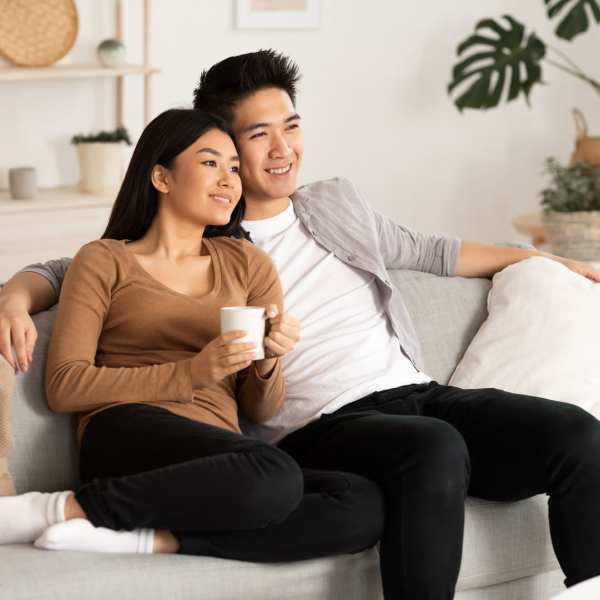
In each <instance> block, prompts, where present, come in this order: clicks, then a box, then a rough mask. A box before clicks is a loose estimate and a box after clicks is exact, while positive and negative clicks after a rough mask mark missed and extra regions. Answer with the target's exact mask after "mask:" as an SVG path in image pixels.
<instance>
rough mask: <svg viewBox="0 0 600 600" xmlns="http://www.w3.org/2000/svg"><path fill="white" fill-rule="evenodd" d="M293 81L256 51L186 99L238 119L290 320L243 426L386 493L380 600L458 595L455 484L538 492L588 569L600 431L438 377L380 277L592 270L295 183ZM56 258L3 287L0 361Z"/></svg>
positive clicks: (44, 291) (586, 571)
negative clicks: (268, 384)
mask: <svg viewBox="0 0 600 600" xmlns="http://www.w3.org/2000/svg"><path fill="white" fill-rule="evenodd" d="M297 80H298V69H297V67H296V65H294V64H293V63H292V62H291V61H290V60H289V59H288V58H287V57H285V56H282V55H280V54H277V53H275V52H272V51H260V52H254V53H251V54H246V55H242V56H236V57H231V58H228V59H226V60H224V61H222V62H220V63H218V64H216V65H214V66H213V67H212V68H211V69H209V70H208V71H206V72H205V73H203V74H202V77H201V80H200V83H199V85H198V87H197V89H196V90H195V93H194V106H195V107H196V108H203V109H208V110H212V111H214V112H218V113H219V114H221V115H222V116H223V117H225V118H226V119H228V120H229V122H230V123H231V125H232V128H233V131H234V134H235V137H236V142H237V145H238V147H239V150H240V155H241V160H242V162H241V176H242V183H243V188H244V197H245V202H246V220H245V221H244V222H243V227H244V229H245V231H246V232H247V233H248V234H249V236H250V237H251V239H252V240H253V241H254V243H256V244H258V245H259V246H261V247H262V248H263V249H264V250H266V251H267V252H269V253H270V254H271V256H272V258H273V260H274V262H275V264H276V265H277V267H278V270H279V272H280V276H281V280H282V284H283V288H284V293H285V304H286V309H287V310H288V311H289V312H290V313H292V314H295V315H296V316H297V317H298V318H299V320H300V322H301V325H302V328H301V330H302V337H301V339H300V341H299V343H298V345H297V346H296V349H295V350H294V351H293V352H291V353H290V354H289V355H288V357H287V358H286V360H284V362H283V368H284V376H285V379H286V385H287V389H288V396H287V399H286V402H285V404H284V407H283V409H282V410H281V411H280V412H279V414H277V415H276V416H275V417H274V418H272V419H271V420H270V421H268V422H267V423H266V424H264V425H262V426H253V425H251V424H248V425H247V429H246V431H247V432H249V433H253V434H254V435H259V436H260V437H262V438H263V439H266V440H268V441H270V442H273V443H278V444H279V446H280V447H281V448H283V449H284V450H286V451H288V452H289V453H291V454H292V456H293V457H294V458H295V459H296V460H297V461H298V462H299V463H300V464H301V465H302V466H306V467H319V468H330V469H342V470H345V471H353V472H356V473H359V474H362V475H364V476H366V477H369V478H371V479H373V480H375V481H377V482H378V483H379V484H380V485H381V486H382V488H383V490H384V493H385V495H386V511H387V512H386V527H385V531H384V535H383V538H382V540H381V547H380V551H381V571H382V580H383V585H384V593H385V597H386V598H411V599H412V598H419V599H424V600H425V599H426V600H442V599H444V600H449V599H450V598H452V597H453V595H454V587H455V584H456V579H457V577H458V571H459V567H460V560H461V553H462V536H463V523H464V499H465V496H466V495H467V493H468V494H470V495H473V496H478V497H481V498H485V499H489V500H517V499H521V498H526V497H529V496H532V495H535V494H539V493H542V492H546V493H548V494H549V495H550V501H549V502H550V527H551V533H552V539H553V543H554V547H555V550H556V554H557V557H558V559H559V561H560V563H561V566H562V568H563V570H564V572H565V575H566V584H567V585H568V586H571V585H573V584H575V583H577V582H579V581H582V580H584V579H587V578H589V577H592V576H595V575H598V574H600V511H598V510H597V506H598V505H599V503H600V423H599V422H598V421H597V420H596V419H595V418H594V417H592V416H591V415H589V414H588V413H586V412H585V411H583V410H581V409H579V408H578V407H576V406H573V405H569V404H565V403H561V402H553V401H550V400H545V399H540V398H533V397H528V396H522V395H517V394H510V393H508V392H503V391H501V390H496V389H483V390H461V389H458V388H456V387H451V386H447V385H441V384H438V383H437V382H435V381H432V380H431V378H430V377H428V376H427V375H426V374H425V373H423V372H422V371H421V370H420V366H421V362H422V361H421V356H420V350H419V344H418V340H417V338H416V334H415V330H414V327H413V325H412V323H411V322H410V317H409V315H408V312H407V310H406V308H405V306H404V304H403V302H402V298H401V296H400V294H399V292H398V291H397V290H394V288H393V287H392V285H391V284H390V281H389V277H388V275H387V269H389V268H405V269H414V270H421V271H428V272H431V273H435V274H437V275H441V276H456V275H457V276H463V277H489V276H491V275H493V274H494V273H495V272H497V271H499V270H501V269H503V268H504V267H506V266H508V265H510V264H512V263H514V262H516V261H519V260H522V259H525V258H528V257H530V256H539V255H542V256H546V257H548V258H550V259H552V260H557V261H559V262H561V263H563V264H564V265H566V266H567V267H568V268H570V269H572V270H573V271H575V272H577V273H580V274H582V275H584V276H586V277H589V278H590V279H592V280H594V281H600V273H599V272H598V271H596V270H595V269H594V268H593V267H591V266H590V265H587V264H584V263H579V262H576V261H570V260H567V259H564V258H561V257H557V256H553V255H550V254H545V253H542V252H538V251H535V250H522V249H513V248H500V247H496V246H489V245H483V244H478V243H472V242H464V241H462V242H461V241H459V240H456V239H447V238H443V237H438V236H432V235H431V236H426V235H421V234H418V233H415V232H411V231H409V230H407V229H406V228H404V227H401V226H398V225H395V224H394V223H393V222H392V221H391V220H389V219H387V218H386V217H384V216H382V215H380V214H378V213H377V212H375V211H374V210H373V209H372V208H371V207H370V206H369V205H368V204H367V203H366V202H365V201H364V200H363V199H362V198H361V197H360V196H359V195H358V194H357V192H356V190H355V189H354V187H353V186H352V184H351V183H350V182H348V181H345V180H330V181H323V182H317V183H314V184H310V185H308V186H304V187H303V188H300V189H298V190H296V186H295V182H296V177H297V174H298V170H299V168H300V165H301V162H302V157H303V144H302V131H301V126H300V123H301V120H300V116H299V115H298V114H297V112H296V110H295V97H296V83H297ZM290 199H291V201H290ZM67 266H68V261H67V260H63V261H61V262H51V263H47V264H46V265H45V266H44V265H37V266H34V267H31V268H30V269H29V270H30V271H33V272H34V273H38V274H42V275H44V277H45V278H47V280H48V281H50V282H51V283H52V286H51V285H49V284H48V281H46V280H43V279H41V278H40V277H39V276H38V275H35V274H32V273H31V272H25V273H20V274H18V275H17V276H15V278H13V280H11V281H10V282H9V283H8V284H7V286H6V288H7V289H6V290H5V291H4V292H3V293H2V295H1V296H0V339H2V342H0V352H2V353H3V354H4V356H6V357H7V358H8V357H9V356H10V352H9V350H10V349H9V340H10V339H11V338H12V340H13V343H14V345H15V347H16V351H17V357H18V360H19V362H20V363H21V362H22V361H24V362H25V364H26V363H27V361H28V360H31V349H32V346H33V343H34V342H35V333H34V328H33V326H32V323H31V320H30V318H29V317H28V316H27V314H26V313H27V312H28V311H29V312H33V311H35V310H40V309H42V308H45V307H47V306H49V305H50V304H52V303H53V302H55V301H56V293H57V291H58V287H59V285H60V281H61V277H62V275H63V274H64V270H65V269H66V267H67ZM297 336H298V329H297V326H296V324H295V323H294V321H293V320H290V319H288V320H285V321H281V322H280V323H279V324H278V327H277V331H276V333H275V334H272V335H271V337H272V338H273V340H274V341H276V342H278V343H280V344H281V345H285V344H287V343H288V341H289V339H292V338H294V337H297ZM11 360H12V359H11ZM506 432H509V434H508V435H507V433H506ZM596 457H598V458H596Z"/></svg>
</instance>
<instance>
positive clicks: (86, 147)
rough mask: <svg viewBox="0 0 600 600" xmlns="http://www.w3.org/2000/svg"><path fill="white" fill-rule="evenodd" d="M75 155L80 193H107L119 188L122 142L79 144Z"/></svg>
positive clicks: (121, 170) (121, 171)
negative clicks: (77, 158)
mask: <svg viewBox="0 0 600 600" xmlns="http://www.w3.org/2000/svg"><path fill="white" fill-rule="evenodd" d="M77 154H78V155H79V170H80V175H81V181H80V184H79V187H80V189H81V191H82V192H87V193H91V194H94V193H109V192H114V191H116V190H117V189H118V188H119V186H120V185H121V181H122V179H123V143H122V142H81V143H79V144H77Z"/></svg>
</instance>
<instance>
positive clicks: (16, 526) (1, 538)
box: [0, 491, 72, 544]
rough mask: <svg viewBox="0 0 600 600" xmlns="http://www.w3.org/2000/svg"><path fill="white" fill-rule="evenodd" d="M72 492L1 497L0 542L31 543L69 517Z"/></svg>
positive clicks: (34, 493)
mask: <svg viewBox="0 0 600 600" xmlns="http://www.w3.org/2000/svg"><path fill="white" fill-rule="evenodd" d="M71 494H72V492H69V491H67V492H52V493H43V492H27V493H26V494H21V495H20V496H3V497H2V498H0V544H30V543H31V542H33V540H35V538H37V537H38V536H39V535H40V534H41V533H42V532H43V531H44V530H45V529H46V528H47V527H48V526H50V525H54V524H55V523H62V522H63V521H64V520H65V502H66V501H67V498H68V497H69V496H70V495H71Z"/></svg>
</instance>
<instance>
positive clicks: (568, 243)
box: [542, 210, 600, 261]
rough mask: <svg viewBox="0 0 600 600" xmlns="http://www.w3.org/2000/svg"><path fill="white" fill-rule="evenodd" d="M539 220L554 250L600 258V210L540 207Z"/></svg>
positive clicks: (577, 257) (588, 258) (586, 258)
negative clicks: (543, 208)
mask: <svg viewBox="0 0 600 600" xmlns="http://www.w3.org/2000/svg"><path fill="white" fill-rule="evenodd" d="M542 223H543V224H544V231H545V232H546V239H547V241H548V243H549V244H550V249H551V251H552V253H553V254H557V255H558V256H564V257H565V258H573V259H575V260H583V261H598V260H600V210H579V211H575V212H558V211H554V210H551V211H548V212H546V211H542Z"/></svg>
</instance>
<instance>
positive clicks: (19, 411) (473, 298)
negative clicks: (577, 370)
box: [9, 271, 490, 493]
mask: <svg viewBox="0 0 600 600" xmlns="http://www.w3.org/2000/svg"><path fill="white" fill-rule="evenodd" d="M391 277H392V279H393V282H394V284H395V285H396V287H397V288H398V289H399V291H400V293H401V294H402V295H403V298H404V300H405V302H406V305H407V307H408V310H409V313H410V314H411V316H412V318H413V319H414V322H415V327H416V330H417V334H418V335H419V339H420V341H421V344H422V348H423V359H424V361H425V364H424V367H423V370H424V371H425V372H426V373H427V374H428V375H429V376H430V377H433V378H434V379H436V380H437V381H439V382H440V383H446V382H447V381H448V379H449V378H450V376H451V375H452V372H453V371H454V369H455V367H456V365H457V364H458V361H459V360H460V359H461V357H462V355H463V354H464V352H465V350H466V348H467V346H468V344H469V342H470V340H471V338H472V337H473V336H474V335H475V333H476V331H477V329H478V328H479V325H480V324H481V323H482V322H483V321H484V320H485V318H486V316H487V312H486V299H487V293H488V291H489V287H490V282H489V281H488V280H482V279H463V278H460V277H448V278H446V277H438V276H436V275H431V274H429V273H420V272H416V271H392V272H391ZM55 316H56V306H54V307H52V308H51V309H50V310H47V311H44V312H41V313H38V314H36V315H34V317H33V320H34V322H35V325H36V327H37V330H38V339H37V343H36V346H35V351H34V356H33V362H32V364H31V365H30V367H29V370H28V372H27V373H25V374H20V375H18V376H17V381H16V385H15V391H14V393H13V397H12V411H11V424H12V448H11V451H10V454H9V469H10V472H11V473H12V475H13V478H14V482H15V487H16V489H17V493H23V492H26V491H30V490H40V491H52V490H59V489H73V488H74V487H76V486H77V485H78V469H77V449H76V445H75V425H76V418H75V415H70V414H59V413H53V412H51V411H50V410H49V409H48V406H47V404H46V396H45V393H44V370H45V367H46V354H47V351H48V343H49V341H50V334H51V332H52V325H53V323H54V318H55Z"/></svg>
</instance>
